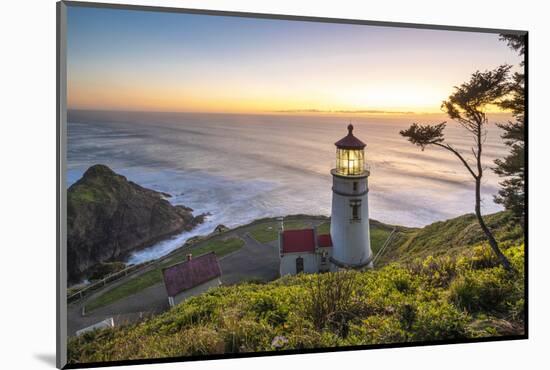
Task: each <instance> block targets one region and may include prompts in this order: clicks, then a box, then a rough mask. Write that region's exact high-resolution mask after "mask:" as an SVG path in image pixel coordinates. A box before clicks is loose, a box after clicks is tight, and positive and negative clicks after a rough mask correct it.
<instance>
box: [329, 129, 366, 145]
mask: <svg viewBox="0 0 550 370" xmlns="http://www.w3.org/2000/svg"><path fill="white" fill-rule="evenodd" d="M334 145H336V146H337V147H338V148H341V149H363V148H365V147H366V146H367V144H365V143H364V142H362V141H361V140H359V139H358V138H356V137H355V136H353V125H352V124H351V123H350V124H349V126H348V134H347V136H346V137H344V138H342V139H340V140H338V141H337V142H335V143H334Z"/></svg>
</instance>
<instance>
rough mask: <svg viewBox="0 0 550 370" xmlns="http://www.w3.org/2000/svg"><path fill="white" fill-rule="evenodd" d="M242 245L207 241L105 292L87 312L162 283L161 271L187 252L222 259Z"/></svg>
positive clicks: (232, 241)
mask: <svg viewBox="0 0 550 370" xmlns="http://www.w3.org/2000/svg"><path fill="white" fill-rule="evenodd" d="M243 245H244V241H243V240H242V239H240V238H236V237H233V238H228V239H216V240H210V241H207V242H206V243H205V244H202V245H200V246H197V247H195V248H191V249H190V250H185V251H184V252H182V253H179V254H177V255H175V256H173V257H171V258H168V259H166V260H164V261H163V262H162V263H160V264H158V265H156V266H155V267H154V268H153V269H152V270H150V271H147V272H145V273H143V274H141V275H138V276H136V277H135V278H133V279H129V280H128V281H126V282H124V283H123V284H121V285H119V286H117V287H115V288H113V289H111V290H108V291H106V292H105V293H103V294H101V295H100V296H98V297H96V298H94V299H92V300H90V301H89V302H88V303H87V304H86V310H87V311H93V310H95V309H97V308H99V307H104V306H107V305H109V304H111V303H114V302H116V301H118V300H120V299H122V298H126V297H129V296H131V295H132V294H136V293H138V292H141V291H142V290H144V289H146V288H148V287H150V286H153V285H155V284H157V283H160V282H161V281H162V269H163V268H165V267H168V266H170V265H173V264H176V263H179V262H182V261H184V260H185V259H186V257H187V254H188V253H189V252H191V253H193V254H194V255H196V256H199V255H202V254H205V253H209V252H215V253H216V255H217V256H218V258H219V257H223V256H225V255H227V254H229V253H231V252H234V251H237V250H238V249H240V248H241V247H242V246H243Z"/></svg>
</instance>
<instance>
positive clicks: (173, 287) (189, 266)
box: [162, 252, 222, 297]
mask: <svg viewBox="0 0 550 370" xmlns="http://www.w3.org/2000/svg"><path fill="white" fill-rule="evenodd" d="M221 274H222V272H221V269H220V265H219V263H218V259H217V258H216V255H215V254H214V252H210V253H207V254H203V255H202V256H199V257H196V258H193V259H191V260H190V261H185V262H181V263H178V264H176V265H173V266H170V267H167V268H165V269H163V270H162V275H163V277H164V285H165V286H166V292H167V293H168V296H169V297H174V296H176V295H177V294H179V293H181V292H183V291H185V290H188V289H191V288H194V287H196V286H197V285H200V284H202V283H206V282H207V281H210V280H212V279H214V278H217V277H219V276H221Z"/></svg>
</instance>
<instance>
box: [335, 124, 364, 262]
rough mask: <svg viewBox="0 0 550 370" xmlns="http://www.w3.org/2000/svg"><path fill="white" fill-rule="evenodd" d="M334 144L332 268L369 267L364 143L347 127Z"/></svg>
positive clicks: (351, 126)
mask: <svg viewBox="0 0 550 370" xmlns="http://www.w3.org/2000/svg"><path fill="white" fill-rule="evenodd" d="M334 145H336V168H334V169H332V170H331V174H332V179H333V182H332V215H331V223H330V236H331V238H332V245H333V251H332V258H331V262H332V270H338V269H343V268H353V269H362V268H366V267H372V258H373V256H372V251H371V248H370V230H369V203H368V192H369V187H368V177H369V175H370V172H369V170H368V169H367V167H366V165H365V147H366V144H365V143H363V142H362V141H361V140H359V139H358V138H356V137H355V136H354V135H353V125H352V124H350V125H349V126H348V134H347V136H346V137H344V138H342V139H341V140H339V141H337V142H336V143H334Z"/></svg>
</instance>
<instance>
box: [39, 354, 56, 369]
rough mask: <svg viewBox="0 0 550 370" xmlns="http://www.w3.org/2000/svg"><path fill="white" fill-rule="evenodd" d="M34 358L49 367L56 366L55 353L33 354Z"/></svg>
mask: <svg viewBox="0 0 550 370" xmlns="http://www.w3.org/2000/svg"><path fill="white" fill-rule="evenodd" d="M34 358H36V359H37V360H39V361H41V362H42V363H44V364H46V365H49V366H51V367H55V366H56V362H55V353H35V354H34Z"/></svg>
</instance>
